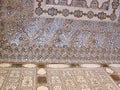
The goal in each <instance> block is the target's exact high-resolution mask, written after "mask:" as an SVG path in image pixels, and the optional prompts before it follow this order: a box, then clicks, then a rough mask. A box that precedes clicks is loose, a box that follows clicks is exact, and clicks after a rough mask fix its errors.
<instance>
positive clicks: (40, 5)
mask: <svg viewBox="0 0 120 90" xmlns="http://www.w3.org/2000/svg"><path fill="white" fill-rule="evenodd" d="M110 4H112V5H111V6H112V7H111V9H110V10H108V11H110V12H111V13H110V12H107V11H103V10H101V11H96V12H97V13H94V11H92V10H91V9H89V10H87V9H86V10H80V8H76V7H72V8H70V7H64V6H62V7H61V6H60V7H57V5H55V6H54V5H48V6H47V5H46V3H45V0H36V2H35V8H36V9H35V15H34V16H35V17H38V16H41V17H50V18H54V17H58V16H59V17H61V18H73V19H81V18H83V17H84V18H85V19H90V20H91V19H93V18H94V19H98V20H108V21H116V20H117V19H118V17H119V16H117V12H118V10H119V5H120V3H119V0H113V1H112V2H111V3H110ZM36 6H37V7H36ZM74 8H75V9H74ZM85 11H87V12H85Z"/></svg>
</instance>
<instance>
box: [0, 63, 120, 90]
mask: <svg viewBox="0 0 120 90" xmlns="http://www.w3.org/2000/svg"><path fill="white" fill-rule="evenodd" d="M0 90H120V64H31V63H25V64H15V63H0Z"/></svg>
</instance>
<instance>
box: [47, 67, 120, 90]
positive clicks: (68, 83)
mask: <svg viewBox="0 0 120 90" xmlns="http://www.w3.org/2000/svg"><path fill="white" fill-rule="evenodd" d="M47 75H48V83H49V85H50V86H49V87H50V90H119V88H118V86H117V85H116V84H115V83H114V82H113V80H112V79H111V78H110V76H108V74H107V73H106V72H105V71H104V70H103V68H97V69H90V68H73V69H71V68H69V69H68V68H67V69H47Z"/></svg>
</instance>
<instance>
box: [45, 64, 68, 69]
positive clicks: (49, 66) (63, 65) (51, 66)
mask: <svg viewBox="0 0 120 90" xmlns="http://www.w3.org/2000/svg"><path fill="white" fill-rule="evenodd" d="M47 67H48V68H68V67H70V65H68V64H48V65H47Z"/></svg>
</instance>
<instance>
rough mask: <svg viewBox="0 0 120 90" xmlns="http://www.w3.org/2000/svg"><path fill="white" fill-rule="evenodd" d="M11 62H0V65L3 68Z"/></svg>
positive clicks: (9, 65)
mask: <svg viewBox="0 0 120 90" xmlns="http://www.w3.org/2000/svg"><path fill="white" fill-rule="evenodd" d="M11 66H12V64H9V63H1V64H0V67H2V68H4V67H11Z"/></svg>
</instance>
